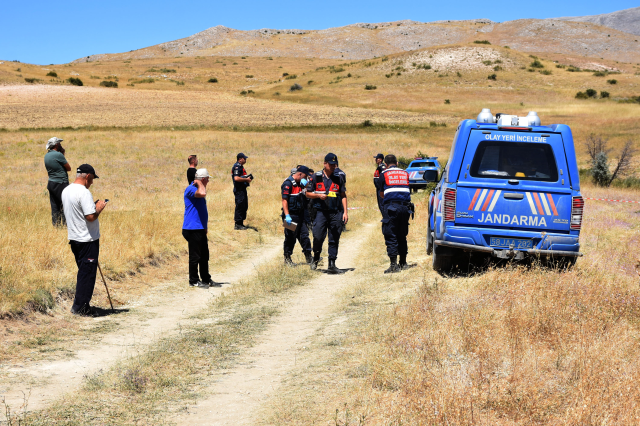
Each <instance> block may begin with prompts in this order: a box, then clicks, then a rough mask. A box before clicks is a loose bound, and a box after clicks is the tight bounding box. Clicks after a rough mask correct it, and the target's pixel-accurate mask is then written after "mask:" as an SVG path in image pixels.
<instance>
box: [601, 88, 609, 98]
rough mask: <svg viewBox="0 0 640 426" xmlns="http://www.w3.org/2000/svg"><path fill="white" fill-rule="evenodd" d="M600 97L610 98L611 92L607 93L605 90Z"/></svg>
mask: <svg viewBox="0 0 640 426" xmlns="http://www.w3.org/2000/svg"><path fill="white" fill-rule="evenodd" d="M600 97H601V98H602V99H604V98H608V97H609V92H605V91H604V90H603V91H601V92H600Z"/></svg>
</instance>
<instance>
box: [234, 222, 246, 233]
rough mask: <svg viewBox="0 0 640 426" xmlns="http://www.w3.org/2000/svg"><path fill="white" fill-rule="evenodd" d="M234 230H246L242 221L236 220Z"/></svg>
mask: <svg viewBox="0 0 640 426" xmlns="http://www.w3.org/2000/svg"><path fill="white" fill-rule="evenodd" d="M233 229H234V230H236V231H246V230H247V227H246V226H244V224H243V222H236V226H234V227H233Z"/></svg>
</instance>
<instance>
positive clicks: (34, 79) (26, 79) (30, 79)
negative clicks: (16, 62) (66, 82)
mask: <svg viewBox="0 0 640 426" xmlns="http://www.w3.org/2000/svg"><path fill="white" fill-rule="evenodd" d="M24 81H26V82H27V83H38V82H40V81H42V80H40V79H39V78H25V79H24ZM80 86H82V84H81V85H80Z"/></svg>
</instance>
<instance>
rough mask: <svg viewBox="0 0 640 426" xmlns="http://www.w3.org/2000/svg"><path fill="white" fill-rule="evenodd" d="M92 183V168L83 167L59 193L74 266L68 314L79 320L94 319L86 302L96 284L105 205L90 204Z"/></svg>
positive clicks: (99, 203) (94, 174) (93, 174)
mask: <svg viewBox="0 0 640 426" xmlns="http://www.w3.org/2000/svg"><path fill="white" fill-rule="evenodd" d="M94 179H98V176H97V175H96V171H95V170H94V168H93V167H91V166H90V165H89V164H83V165H81V166H80V167H78V169H77V170H76V180H75V181H74V182H73V183H72V184H71V185H69V186H67V187H66V188H65V189H64V191H62V205H63V206H64V216H65V218H66V219H67V231H68V235H69V244H70V245H71V251H72V252H73V255H74V256H75V258H76V264H77V265H78V277H77V280H76V295H75V298H74V300H73V306H72V307H71V313H73V314H75V315H83V316H95V313H94V312H95V311H94V310H93V308H92V307H91V306H90V305H89V302H90V301H91V297H92V296H93V288H94V286H95V284H96V274H97V272H98V255H99V254H100V223H99V222H98V216H99V215H100V213H101V212H102V210H104V208H105V206H106V204H107V203H106V202H105V201H102V200H98V202H94V201H93V197H92V196H91V192H89V187H90V186H91V184H92V183H93V180H94Z"/></svg>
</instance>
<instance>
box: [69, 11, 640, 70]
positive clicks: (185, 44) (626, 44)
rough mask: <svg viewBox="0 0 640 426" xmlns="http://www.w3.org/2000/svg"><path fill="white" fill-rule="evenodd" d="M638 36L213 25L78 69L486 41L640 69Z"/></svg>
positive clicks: (511, 29) (481, 27)
mask: <svg viewBox="0 0 640 426" xmlns="http://www.w3.org/2000/svg"><path fill="white" fill-rule="evenodd" d="M637 39H638V37H637V36H635V35H632V34H629V33H626V32H621V31H616V30H613V29H611V28H608V27H603V26H600V25H596V24H592V23H582V22H570V21H563V20H540V19H521V20H516V21H508V22H504V23H496V22H492V21H490V20H488V19H476V20H469V21H437V22H430V23H422V22H416V21H409V20H407V21H397V22H383V23H377V24H371V23H358V24H352V25H347V26H344V27H337V28H329V29H326V30H274V29H260V30H250V31H241V30H235V29H233V28H228V27H224V26H222V25H218V26H216V27H212V28H209V29H207V30H204V31H202V32H199V33H197V34H194V35H192V36H189V37H186V38H183V39H179V40H174V41H169V42H166V43H161V44H158V45H155V46H150V47H146V48H143V49H139V50H134V51H131V52H126V53H116V54H98V55H90V56H87V57H85V58H81V59H78V60H76V61H75V62H86V61H98V60H99V61H110V60H127V59H144V58H174V57H185V56H191V57H193V56H261V57H269V56H273V57H303V58H312V57H315V58H326V59H345V60H361V59H369V58H374V57H380V56H384V55H389V54H394V53H399V52H407V51H413V50H419V49H422V48H426V47H433V46H442V45H449V44H456V43H471V42H474V41H481V40H487V41H488V42H489V43H491V44H493V45H500V46H509V47H511V48H514V49H517V50H520V51H524V52H531V53H538V52H539V53H545V52H546V53H562V54H570V55H579V56H586V57H596V58H603V59H610V60H616V61H621V62H640V43H639V42H638V40H637Z"/></svg>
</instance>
